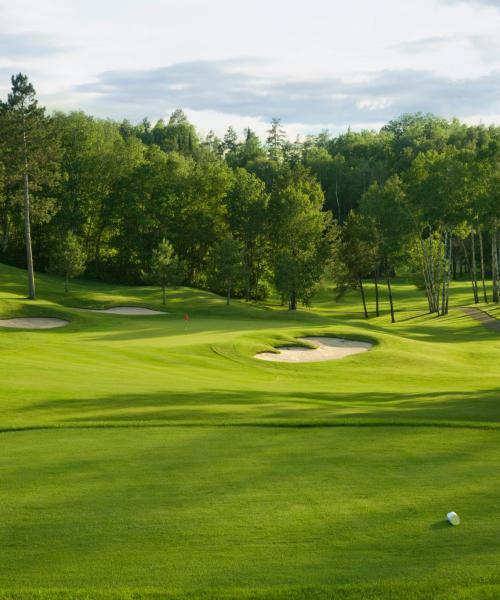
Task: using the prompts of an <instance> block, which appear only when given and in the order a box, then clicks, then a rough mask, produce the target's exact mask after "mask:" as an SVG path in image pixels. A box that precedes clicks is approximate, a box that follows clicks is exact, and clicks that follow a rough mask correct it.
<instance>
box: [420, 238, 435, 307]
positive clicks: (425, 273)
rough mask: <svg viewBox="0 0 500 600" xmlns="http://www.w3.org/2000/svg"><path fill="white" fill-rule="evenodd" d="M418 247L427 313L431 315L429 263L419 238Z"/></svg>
mask: <svg viewBox="0 0 500 600" xmlns="http://www.w3.org/2000/svg"><path fill="white" fill-rule="evenodd" d="M420 247H421V250H422V274H423V276H424V281H425V293H426V295H427V303H428V305H429V312H430V313H432V312H434V311H433V307H432V286H431V282H430V274H429V262H428V258H427V251H426V249H425V243H424V240H423V239H422V237H421V236H420Z"/></svg>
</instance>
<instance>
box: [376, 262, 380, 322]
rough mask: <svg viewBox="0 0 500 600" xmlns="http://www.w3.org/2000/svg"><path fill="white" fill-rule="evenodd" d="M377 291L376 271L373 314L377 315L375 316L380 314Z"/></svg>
mask: <svg viewBox="0 0 500 600" xmlns="http://www.w3.org/2000/svg"><path fill="white" fill-rule="evenodd" d="M379 304H380V303H379V293H378V277H377V273H376V272H375V314H376V315H377V317H379V316H380V311H379Z"/></svg>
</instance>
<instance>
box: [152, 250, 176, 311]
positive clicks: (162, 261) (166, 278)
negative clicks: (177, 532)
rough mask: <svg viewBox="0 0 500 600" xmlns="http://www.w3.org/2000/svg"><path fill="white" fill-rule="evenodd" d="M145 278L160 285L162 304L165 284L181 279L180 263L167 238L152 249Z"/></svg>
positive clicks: (164, 298)
mask: <svg viewBox="0 0 500 600" xmlns="http://www.w3.org/2000/svg"><path fill="white" fill-rule="evenodd" d="M145 279H146V280H147V281H149V282H151V283H154V284H156V285H159V286H160V287H161V289H162V298H163V304H165V301H166V288H167V286H169V285H176V284H178V283H180V281H181V280H182V265H181V263H180V261H179V259H178V257H177V255H176V254H175V251H174V248H173V246H172V244H171V243H170V242H169V241H168V240H163V241H162V242H160V244H159V245H158V247H157V248H155V249H154V250H153V254H152V257H151V265H150V270H149V272H148V273H146V274H145Z"/></svg>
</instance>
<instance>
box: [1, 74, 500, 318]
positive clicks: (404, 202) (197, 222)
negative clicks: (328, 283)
mask: <svg viewBox="0 0 500 600" xmlns="http://www.w3.org/2000/svg"><path fill="white" fill-rule="evenodd" d="M499 163H500V128H498V127H494V126H491V127H486V126H482V125H480V126H470V125H466V124H463V123H461V122H459V121H458V120H446V119H443V118H439V117H436V116H433V115H427V114H426V115H423V114H407V115H403V116H401V117H400V118H397V119H395V120H393V121H391V122H389V123H388V124H387V125H386V126H384V127H382V129H381V130H380V131H361V132H353V131H350V130H349V131H347V132H346V133H343V134H341V135H338V136H331V135H330V134H329V133H328V132H326V131H324V132H321V133H320V134H318V135H311V136H307V137H306V138H305V139H296V140H294V141H290V140H289V139H288V137H287V135H286V132H285V131H284V129H283V128H282V126H281V123H280V121H279V120H278V119H276V120H274V121H273V122H272V123H271V124H270V128H269V132H268V135H267V139H266V140H264V141H263V140H261V139H260V138H259V137H258V136H257V135H256V134H255V133H254V132H253V131H252V130H251V129H246V130H245V131H244V134H243V136H242V137H239V136H238V134H237V132H236V131H235V130H234V129H232V128H229V129H228V130H227V132H226V134H225V135H224V137H223V138H222V139H219V138H218V137H217V136H216V135H215V134H214V133H209V134H208V135H207V136H206V137H204V138H202V137H200V135H199V134H198V132H197V131H196V129H195V127H194V126H193V125H192V124H191V123H190V122H189V121H188V119H187V118H186V116H185V114H184V113H183V112H182V110H176V111H175V112H174V113H173V114H172V115H171V117H170V118H169V120H168V122H165V121H163V120H159V121H158V122H157V123H155V124H154V125H152V124H151V123H150V122H149V121H148V120H147V119H144V120H143V121H142V122H141V123H139V124H132V123H130V122H128V121H126V120H125V121H123V122H115V121H111V120H101V119H96V118H93V117H91V116H88V115H86V114H84V113H82V112H72V113H69V114H67V113H62V112H56V113H54V114H50V115H49V114H47V112H46V111H45V109H44V108H42V107H40V106H39V105H38V103H37V99H36V94H35V90H34V88H33V86H32V85H31V84H30V83H29V81H28V79H27V77H26V76H24V75H21V74H19V75H16V76H13V77H12V90H11V92H10V93H9V94H8V96H7V98H6V99H5V100H4V101H0V236H1V238H0V261H1V262H5V263H9V264H13V265H19V266H27V267H28V273H29V288H28V296H29V297H31V298H34V297H35V295H36V288H35V280H34V276H33V270H34V269H36V270H42V271H50V272H55V273H58V274H61V275H63V276H65V277H66V281H68V280H69V279H70V278H72V277H75V276H79V275H82V276H88V277H92V278H95V279H101V280H106V281H113V282H124V283H143V282H146V283H153V284H156V285H160V286H161V287H162V288H163V290H164V292H165V288H166V287H167V286H169V285H175V284H187V285H192V286H196V287H201V288H208V289H211V290H213V291H216V292H218V293H224V294H227V298H228V302H229V299H230V297H231V296H232V295H234V296H238V297H242V298H246V299H248V300H251V299H263V298H265V297H266V296H268V294H269V293H270V291H271V290H277V292H278V293H279V294H280V296H281V298H282V301H283V303H284V304H287V305H288V306H289V307H290V308H291V309H295V308H296V307H297V305H298V304H299V303H305V304H308V303H309V302H310V300H311V297H312V295H313V293H314V291H315V289H316V287H317V286H318V284H319V283H320V282H321V281H322V280H328V279H330V280H333V281H334V282H335V283H336V290H337V294H338V295H339V296H340V295H342V294H343V293H344V292H345V291H346V290H349V289H353V288H355V289H358V290H359V291H360V292H361V294H360V299H362V300H363V304H364V292H363V281H366V280H372V281H373V282H375V284H376V288H377V289H378V286H379V285H382V284H383V285H384V286H387V289H388V291H389V298H391V294H390V290H391V287H390V286H391V279H392V278H393V277H395V276H398V275H402V276H405V277H411V278H413V279H414V281H415V282H416V283H417V284H418V285H419V286H421V288H422V290H424V292H425V294H426V296H427V299H428V303H429V310H430V311H431V312H435V313H437V314H446V313H447V311H448V290H449V284H450V281H451V280H452V279H453V278H458V277H464V276H467V277H468V278H469V279H470V281H471V295H472V296H471V297H473V298H474V300H475V301H476V302H479V301H483V300H485V301H486V300H488V301H494V302H498V299H499V279H500V276H499V244H500V240H499V223H500V170H499ZM33 266H34V267H33ZM490 280H491V282H492V284H491V285H490V283H489V282H490ZM487 282H488V284H487ZM364 310H365V314H366V315H367V309H366V305H365V307H364ZM377 313H378V302H377ZM391 314H392V318H393V319H394V311H393V307H392V298H391Z"/></svg>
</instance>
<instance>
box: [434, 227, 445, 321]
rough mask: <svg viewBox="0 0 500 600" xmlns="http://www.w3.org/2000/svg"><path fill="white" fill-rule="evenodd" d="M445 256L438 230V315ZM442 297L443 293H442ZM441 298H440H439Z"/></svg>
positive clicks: (441, 237) (441, 235)
mask: <svg viewBox="0 0 500 600" xmlns="http://www.w3.org/2000/svg"><path fill="white" fill-rule="evenodd" d="M445 256H446V246H445V244H443V234H442V233H441V231H440V232H439V245H438V257H437V260H438V265H437V268H438V275H437V282H436V292H437V293H436V305H437V314H438V317H439V315H440V312H439V311H440V309H439V304H440V298H439V296H440V295H441V294H443V292H444V259H445ZM443 298H444V295H443ZM441 300H442V298H441ZM442 313H443V311H442V310H441V314H442Z"/></svg>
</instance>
